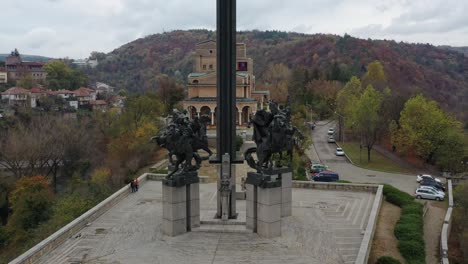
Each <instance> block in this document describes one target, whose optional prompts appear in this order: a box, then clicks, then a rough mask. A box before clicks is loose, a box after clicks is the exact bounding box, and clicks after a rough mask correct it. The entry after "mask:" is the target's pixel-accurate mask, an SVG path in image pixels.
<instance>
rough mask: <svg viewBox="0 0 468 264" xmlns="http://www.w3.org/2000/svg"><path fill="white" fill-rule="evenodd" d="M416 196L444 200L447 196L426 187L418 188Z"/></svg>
mask: <svg viewBox="0 0 468 264" xmlns="http://www.w3.org/2000/svg"><path fill="white" fill-rule="evenodd" d="M414 196H416V198H418V199H423V198H424V199H433V200H437V201H442V200H444V198H445V196H443V195H441V194H439V193H437V192H435V191H433V190H429V189H424V188H418V189H416V192H415V194H414Z"/></svg>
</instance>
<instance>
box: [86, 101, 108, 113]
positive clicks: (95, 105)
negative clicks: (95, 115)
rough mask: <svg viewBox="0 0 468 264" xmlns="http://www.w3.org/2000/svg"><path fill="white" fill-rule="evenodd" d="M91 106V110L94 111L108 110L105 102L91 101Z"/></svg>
mask: <svg viewBox="0 0 468 264" xmlns="http://www.w3.org/2000/svg"><path fill="white" fill-rule="evenodd" d="M89 105H90V106H91V109H92V110H93V111H96V110H100V111H106V110H107V103H106V101H104V100H94V101H90V102H89Z"/></svg>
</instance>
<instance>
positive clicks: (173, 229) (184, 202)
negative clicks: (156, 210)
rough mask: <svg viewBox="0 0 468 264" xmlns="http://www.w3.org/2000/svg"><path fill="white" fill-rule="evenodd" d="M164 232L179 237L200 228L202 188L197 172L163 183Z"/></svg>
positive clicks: (176, 176) (175, 177)
mask: <svg viewBox="0 0 468 264" xmlns="http://www.w3.org/2000/svg"><path fill="white" fill-rule="evenodd" d="M162 191H163V232H164V234H166V235H168V236H178V235H181V234H184V233H186V232H189V231H191V230H192V228H195V227H199V226H200V186H199V179H198V174H197V172H185V173H183V174H180V175H174V176H173V177H172V178H171V179H165V180H163V181H162Z"/></svg>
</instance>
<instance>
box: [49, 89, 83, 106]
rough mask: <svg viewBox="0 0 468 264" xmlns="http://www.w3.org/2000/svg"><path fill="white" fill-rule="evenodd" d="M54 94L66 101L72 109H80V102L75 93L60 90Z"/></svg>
mask: <svg viewBox="0 0 468 264" xmlns="http://www.w3.org/2000/svg"><path fill="white" fill-rule="evenodd" d="M52 93H53V94H54V95H55V96H57V97H60V98H62V99H63V100H65V101H66V102H67V104H68V106H70V107H71V108H74V109H78V100H77V99H76V97H75V91H69V90H58V91H55V92H52Z"/></svg>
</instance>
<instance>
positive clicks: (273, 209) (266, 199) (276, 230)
mask: <svg viewBox="0 0 468 264" xmlns="http://www.w3.org/2000/svg"><path fill="white" fill-rule="evenodd" d="M268 173H271V174H267V173H265V172H264V173H263V174H262V173H256V172H249V173H248V174H247V179H246V181H245V183H246V188H247V191H246V207H247V208H246V209H247V214H246V226H247V228H248V229H251V230H253V231H254V232H256V233H257V234H258V235H260V236H262V237H265V238H274V237H278V236H281V217H283V216H290V215H291V208H292V207H291V201H292V199H291V194H292V192H291V184H292V182H291V181H292V171H291V169H289V168H281V169H278V170H271V171H268ZM283 175H284V176H285V177H284V180H283ZM283 181H284V184H285V186H284V187H283ZM283 196H284V198H283Z"/></svg>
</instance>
